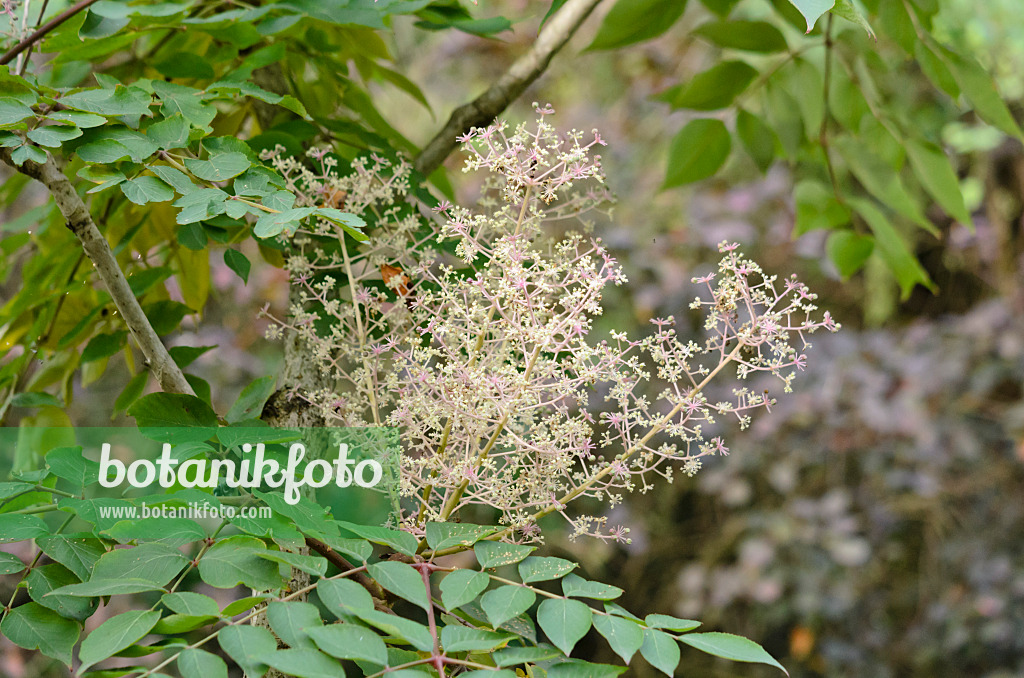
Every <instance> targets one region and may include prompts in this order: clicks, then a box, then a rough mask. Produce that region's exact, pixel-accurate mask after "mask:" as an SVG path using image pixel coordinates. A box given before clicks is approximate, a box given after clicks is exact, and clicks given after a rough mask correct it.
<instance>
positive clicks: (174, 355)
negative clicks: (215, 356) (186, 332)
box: [167, 346, 217, 369]
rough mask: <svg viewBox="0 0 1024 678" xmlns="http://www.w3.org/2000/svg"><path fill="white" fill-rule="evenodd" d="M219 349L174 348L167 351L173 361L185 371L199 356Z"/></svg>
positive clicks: (202, 347) (212, 347)
mask: <svg viewBox="0 0 1024 678" xmlns="http://www.w3.org/2000/svg"><path fill="white" fill-rule="evenodd" d="M214 348H217V347H216V346H172V347H171V348H169V349H167V352H168V353H170V354H171V359H172V360H174V362H175V363H176V364H177V365H178V367H180V368H181V369H185V368H186V367H188V366H189V365H191V364H192V363H194V362H195V361H196V360H197V359H198V358H199V356H201V355H203V354H204V353H206V352H207V351H209V350H211V349H214Z"/></svg>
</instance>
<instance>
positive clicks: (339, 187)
mask: <svg viewBox="0 0 1024 678" xmlns="http://www.w3.org/2000/svg"><path fill="white" fill-rule="evenodd" d="M536 110H537V115H538V118H537V121H536V123H534V124H532V125H529V126H528V125H525V124H524V125H519V126H516V127H515V128H511V127H510V126H509V125H508V124H507V123H504V122H499V123H495V124H493V125H490V126H488V127H486V128H482V129H474V130H471V131H470V132H468V133H467V134H466V135H464V136H463V137H461V138H460V141H462V143H463V147H464V149H465V151H466V154H467V161H466V169H467V171H468V170H485V171H487V172H488V173H489V175H490V176H491V179H490V180H488V181H486V182H485V183H484V192H483V195H482V196H481V198H480V200H479V201H478V203H477V204H476V205H474V206H473V207H464V206H458V205H453V204H451V203H449V202H447V201H442V202H440V203H438V204H437V205H435V206H432V207H422V206H420V205H419V204H418V203H416V202H415V201H412V200H411V199H410V198H409V190H410V188H409V172H410V168H409V166H408V164H406V163H404V162H402V161H397V162H392V161H388V160H386V159H383V158H380V157H377V156H371V157H370V158H368V159H364V160H357V161H353V162H352V163H351V167H349V168H347V169H346V171H344V172H342V171H340V170H339V168H338V161H337V159H336V158H334V157H333V156H332V155H330V154H328V153H320V152H311V153H310V154H309V156H308V159H307V160H305V161H302V162H299V161H297V160H294V159H288V158H284V157H282V155H281V154H280V153H278V154H272V155H271V157H270V159H271V161H272V162H273V163H274V165H275V166H276V167H277V168H278V169H279V170H280V171H281V173H282V174H283V175H284V176H285V178H286V181H287V182H288V187H289V188H290V189H292V190H295V191H296V192H298V193H299V194H300V195H301V196H303V197H302V199H303V200H305V201H306V202H307V203H308V204H322V203H323V201H325V200H340V201H341V202H342V203H343V208H344V209H345V210H347V211H355V212H356V213H358V214H360V215H361V216H363V217H364V218H365V219H366V221H367V222H368V223H369V224H370V227H371V229H372V231H371V233H370V236H371V237H370V239H369V240H368V241H366V242H364V243H356V242H355V241H353V240H352V239H351V238H350V237H348V236H347V235H346V234H345V233H344V231H342V230H340V229H338V228H337V227H336V226H334V225H333V224H330V223H327V222H323V223H318V224H315V225H313V226H311V227H308V228H306V229H304V230H300V231H299V232H297V233H296V234H295V236H294V237H293V238H292V242H291V251H292V254H291V256H290V257H289V258H288V262H287V268H288V270H289V272H290V274H291V278H292V285H293V290H294V294H293V303H292V306H291V308H290V310H289V314H288V317H287V318H279V319H276V320H275V321H274V325H273V326H272V327H273V329H271V330H270V331H269V332H268V334H269V335H270V336H274V337H276V336H280V335H281V334H282V333H283V332H294V333H298V335H299V337H300V339H301V340H302V341H304V342H305V344H306V346H307V347H308V349H309V351H310V352H311V353H312V355H313V356H314V357H315V360H316V363H317V364H318V365H319V366H320V369H321V372H322V376H323V377H324V381H325V382H326V383H329V384H332V387H330V388H323V389H320V390H316V391H312V392H303V393H297V394H296V397H299V398H303V399H305V400H306V401H308V402H309V403H310V404H311V405H313V406H315V407H317V408H318V409H319V412H320V413H321V414H322V416H323V417H324V418H325V419H326V420H327V421H328V422H329V423H333V424H339V425H350V426H364V425H387V426H394V427H397V428H398V429H400V431H401V438H402V447H403V449H402V454H401V478H400V485H399V491H400V495H401V497H402V501H403V503H402V507H401V508H400V510H399V511H400V514H399V515H397V516H396V521H397V523H398V524H399V525H400V526H401V527H402V528H404V529H406V530H409V531H410V532H412V533H413V534H417V535H422V533H423V529H424V526H425V524H426V522H428V521H448V520H453V519H454V518H455V517H456V516H457V515H458V514H459V513H460V512H463V511H465V510H466V509H469V508H470V507H485V508H486V509H489V510H492V511H494V512H496V513H497V514H498V515H499V516H500V520H501V523H502V524H503V525H505V526H506V529H505V531H504V532H503V533H502V536H503V538H505V539H507V540H509V541H516V542H529V541H535V540H538V539H540V538H541V536H542V535H541V534H540V531H539V529H538V528H537V521H538V520H539V518H541V517H543V516H545V515H548V514H550V513H559V514H561V515H563V516H565V518H566V519H567V520H568V521H569V523H570V525H571V526H572V534H573V535H575V536H584V535H587V536H596V537H599V538H602V539H610V540H616V541H624V540H628V536H627V535H628V530H627V529H626V528H623V527H615V526H609V524H608V522H607V519H606V518H605V517H602V516H582V515H578V514H575V513H573V512H572V508H571V507H570V506H569V504H571V503H572V502H574V501H576V500H578V499H581V498H583V497H588V498H590V499H593V500H597V501H599V502H601V503H604V504H606V505H607V506H608V507H609V508H610V509H614V507H616V506H617V505H618V504H619V503H620V502H621V501H622V499H623V496H624V495H625V493H627V492H636V491H639V492H646V491H648V490H650V489H651V488H652V487H654V483H655V482H656V481H657V480H658V479H661V480H663V481H667V482H672V480H673V478H674V475H675V474H676V473H678V472H682V473H683V474H685V475H687V476H692V475H693V474H695V473H696V472H697V471H698V470H699V469H700V468H701V466H702V464H703V463H704V461H705V458H706V457H711V456H716V455H718V456H724V455H727V454H728V453H729V447H727V446H726V443H725V441H724V440H723V438H722V436H721V435H720V434H719V431H718V428H720V426H721V424H720V421H719V420H721V419H731V418H735V420H736V422H737V423H738V424H739V426H740V427H745V426H747V425H749V423H750V421H751V420H752V417H753V416H754V415H755V414H756V412H757V411H759V410H762V409H763V410H770V407H771V405H772V403H773V402H774V401H773V400H772V399H771V398H770V397H769V396H768V394H767V393H765V392H760V393H759V392H756V391H754V390H753V389H750V388H748V387H746V386H744V385H743V384H744V381H745V380H747V379H748V378H749V377H750V375H751V374H754V373H768V374H771V375H774V376H775V377H777V378H778V379H779V380H780V381H781V382H782V384H783V387H784V390H785V391H789V390H790V389H791V388H792V381H793V379H794V378H795V375H796V373H797V372H798V371H799V370H802V369H804V367H805V365H806V361H807V357H806V353H805V351H806V350H807V348H808V347H809V346H810V344H809V337H810V335H811V334H813V333H814V332H816V331H818V330H822V329H824V330H826V331H836V330H837V329H838V328H839V326H838V325H837V324H836V323H835V321H834V320H833V319H832V317H831V316H830V315H829V314H828V313H827V312H825V313H824V314H822V315H821V316H819V315H818V312H817V311H818V309H817V306H816V305H815V295H814V294H812V293H811V292H810V291H809V289H808V288H807V287H806V286H805V285H804V284H803V283H800V282H799V281H798V280H796V279H795V278H787V279H785V280H781V281H780V280H778V279H777V278H776V277H775V276H772V275H768V274H766V273H765V272H764V271H762V270H761V268H760V267H759V266H758V265H757V264H756V263H755V262H754V261H752V260H750V259H748V258H746V257H744V256H743V255H742V253H741V252H740V251H739V246H738V245H737V244H735V243H722V245H721V246H720V251H721V254H722V258H721V261H720V262H719V265H718V267H717V269H716V270H715V271H714V272H713V273H710V274H707V275H705V276H702V277H697V278H694V280H693V282H694V284H695V285H697V286H698V288H699V289H701V290H702V292H703V293H702V295H701V296H698V297H697V298H696V299H695V300H694V302H693V303H692V304H691V308H693V309H699V310H701V311H703V312H704V315H705V319H706V320H705V324H704V329H705V332H706V338H705V339H704V340H703V341H697V340H696V339H693V338H689V337H681V336H680V335H679V332H678V331H677V324H676V320H675V319H674V318H672V317H668V318H660V319H655V320H653V321H652V324H651V328H650V331H649V332H648V333H647V334H646V335H645V336H643V337H640V338H631V337H629V336H628V335H626V334H625V333H623V332H617V331H613V332H612V333H611V334H610V335H609V336H607V337H595V336H594V335H595V334H596V331H595V329H594V322H595V319H597V318H598V317H599V316H601V314H602V313H603V300H604V293H605V291H606V290H607V288H608V286H609V285H621V284H624V283H625V282H626V276H625V275H624V273H623V271H622V269H621V266H620V264H619V263H618V261H616V259H615V257H614V256H612V254H611V253H610V252H609V250H608V248H607V247H606V246H605V245H604V244H603V243H602V241H601V240H600V238H597V237H594V236H593V235H592V227H591V224H590V222H589V214H590V213H592V212H593V211H595V210H600V209H604V208H605V207H606V206H607V204H608V202H609V199H610V196H609V194H608V192H607V190H606V189H605V188H604V177H603V170H602V168H601V164H600V157H599V156H597V155H595V154H594V153H593V152H594V151H595V150H596V148H597V147H599V146H603V145H604V143H605V142H604V140H603V139H602V138H601V136H600V135H599V134H598V133H596V131H595V132H593V133H591V134H589V135H587V134H583V133H580V132H578V131H570V132H568V133H565V134H559V133H558V132H557V131H556V130H555V128H554V127H553V126H552V125H551V124H550V123H549V122H548V120H547V118H548V117H549V116H550V115H552V114H553V110H552V109H551V108H550V106H544V107H542V106H537V107H536ZM339 196H340V197H339ZM567 219H573V220H575V221H576V222H577V223H578V224H579V228H578V229H577V230H571V231H568V232H567V233H565V235H562V236H559V237H552V236H550V235H549V234H548V233H549V231H550V230H551V229H549V228H547V226H548V224H549V223H551V222H554V221H559V222H564V221H565V220H567ZM730 373H731V374H732V377H730V376H729V375H730ZM730 378H732V379H734V380H735V383H736V387H735V388H734V389H733V393H732V398H731V399H727V400H723V401H718V402H712V401H711V400H709V396H708V386H709V384H710V383H711V381H712V380H728V379H730ZM716 390H720V389H716Z"/></svg>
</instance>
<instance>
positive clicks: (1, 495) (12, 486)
mask: <svg viewBox="0 0 1024 678" xmlns="http://www.w3.org/2000/svg"><path fill="white" fill-rule="evenodd" d="M34 487H35V486H34V485H32V484H31V483H22V482H9V483H0V499H10V498H11V497H14V496H17V495H19V494H25V493H26V492H30V491H31V490H32V489H33V488H34Z"/></svg>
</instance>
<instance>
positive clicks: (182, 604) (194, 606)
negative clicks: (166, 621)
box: [160, 591, 220, 617]
mask: <svg viewBox="0 0 1024 678" xmlns="http://www.w3.org/2000/svg"><path fill="white" fill-rule="evenodd" d="M160 602H161V603H163V605H164V607H166V608H167V609H168V610H170V611H171V612H177V613H178V614H188V615H196V616H212V617H216V616H219V615H220V608H219V607H217V601H216V600H214V599H213V598H211V597H209V596H204V595H203V594H201V593H192V592H191V591H181V592H177V593H168V594H167V595H165V596H164V597H163V598H161V599H160Z"/></svg>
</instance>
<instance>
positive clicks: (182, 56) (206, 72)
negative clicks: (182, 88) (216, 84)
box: [153, 52, 215, 80]
mask: <svg viewBox="0 0 1024 678" xmlns="http://www.w3.org/2000/svg"><path fill="white" fill-rule="evenodd" d="M153 68H155V69H156V70H158V71H160V74H161V75H164V76H166V77H168V78H198V79H203V80H209V79H212V78H213V77H214V76H215V73H214V72H213V66H211V65H210V62H209V61H207V60H206V59H204V58H203V57H201V56H199V55H198V54H194V53H192V52H177V53H175V54H172V55H171V56H169V57H167V58H166V59H164V60H163V61H160V62H158V63H156V64H154V66H153Z"/></svg>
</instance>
